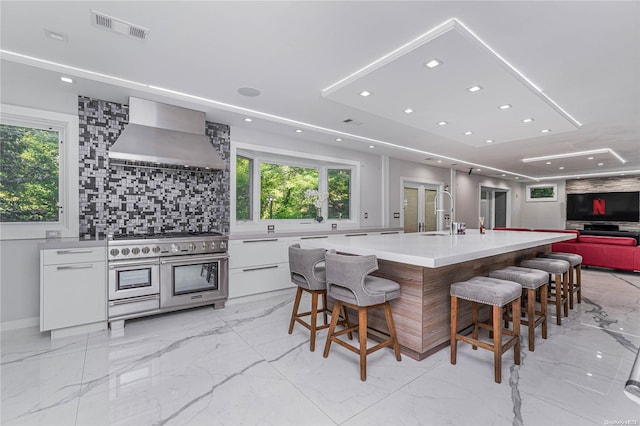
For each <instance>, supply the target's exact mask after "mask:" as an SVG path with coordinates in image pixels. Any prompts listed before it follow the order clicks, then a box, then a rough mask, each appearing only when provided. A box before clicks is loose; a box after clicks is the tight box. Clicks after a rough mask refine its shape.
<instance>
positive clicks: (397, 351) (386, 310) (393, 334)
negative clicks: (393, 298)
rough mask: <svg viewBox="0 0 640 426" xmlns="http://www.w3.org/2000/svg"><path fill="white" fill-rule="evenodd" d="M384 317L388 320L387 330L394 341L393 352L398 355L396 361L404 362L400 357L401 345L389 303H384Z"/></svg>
mask: <svg viewBox="0 0 640 426" xmlns="http://www.w3.org/2000/svg"><path fill="white" fill-rule="evenodd" d="M384 316H385V318H386V319H387V328H388V329H389V335H390V336H391V339H392V340H393V352H394V353H395V354H396V359H397V360H398V361H402V358H401V357H400V344H399V343H398V335H397V334H396V326H395V324H394V323H393V316H392V315H391V304H390V303H389V302H385V303H384Z"/></svg>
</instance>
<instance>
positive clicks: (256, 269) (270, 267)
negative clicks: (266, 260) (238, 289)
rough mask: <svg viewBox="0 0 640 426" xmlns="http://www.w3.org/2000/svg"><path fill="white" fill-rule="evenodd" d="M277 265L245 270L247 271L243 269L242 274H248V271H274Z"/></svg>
mask: <svg viewBox="0 0 640 426" xmlns="http://www.w3.org/2000/svg"><path fill="white" fill-rule="evenodd" d="M277 267H278V265H271V266H258V267H257V268H247V269H243V270H242V272H249V271H260V270H262V269H275V268H277Z"/></svg>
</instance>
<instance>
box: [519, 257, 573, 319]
mask: <svg viewBox="0 0 640 426" xmlns="http://www.w3.org/2000/svg"><path fill="white" fill-rule="evenodd" d="M520 266H521V267H523V268H530V269H540V270H542V271H545V272H546V273H547V274H549V279H550V278H551V275H555V287H554V288H553V289H551V288H550V289H549V292H548V295H549V300H551V301H552V302H553V304H554V305H556V324H558V325H562V310H563V308H564V316H565V317H568V316H569V299H568V297H567V296H568V291H569V290H568V288H569V284H568V282H569V279H568V276H569V269H571V265H570V264H569V262H567V261H565V260H560V259H547V258H542V257H538V258H535V259H528V260H525V261H523V262H521V263H520Z"/></svg>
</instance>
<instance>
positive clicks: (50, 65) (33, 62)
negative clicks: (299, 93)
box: [0, 49, 539, 181]
mask: <svg viewBox="0 0 640 426" xmlns="http://www.w3.org/2000/svg"><path fill="white" fill-rule="evenodd" d="M0 58H2V59H7V60H10V61H13V62H18V63H22V64H25V65H29V66H34V67H38V68H43V69H47V70H49V71H54V72H62V71H64V72H66V73H69V74H72V75H75V76H76V77H80V78H86V79H89V80H94V81H100V82H103V83H107V84H113V83H118V84H121V85H122V86H124V87H130V88H134V89H137V90H141V91H144V92H148V93H153V94H163V95H165V96H166V95H171V96H170V97H173V98H183V99H188V100H191V101H195V102H197V103H198V104H200V105H206V106H211V105H214V106H216V107H218V108H220V109H223V110H225V111H230V112H237V113H242V114H249V115H253V116H255V117H260V118H264V119H266V120H269V121H275V122H279V123H284V124H288V125H293V126H294V127H304V128H307V129H310V130H315V131H318V132H321V133H327V134H331V135H334V136H342V137H348V138H351V139H354V140H359V141H364V142H367V143H372V142H373V143H376V144H380V145H384V146H387V147H390V148H394V149H398V150H403V151H408V152H414V153H418V154H420V155H426V156H430V157H438V158H441V159H444V160H449V161H452V162H454V163H460V164H466V165H469V166H473V167H475V168H481V169H487V170H493V171H495V172H499V173H505V174H509V175H512V176H520V177H522V178H525V179H530V180H534V181H537V180H539V179H538V178H535V177H533V176H528V175H523V174H520V173H514V172H510V171H508V170H502V169H497V168H495V167H491V166H486V165H484V164H478V163H472V162H469V161H465V160H461V159H458V158H454V157H449V156H446V155H442V154H437V153H434V152H429V151H424V150H421V149H416V148H410V147H407V146H402V145H397V144H394V143H391V142H387V141H383V140H379V139H373V138H368V137H365V136H359V135H356V134H353V133H347V132H343V131H339V130H334V129H330V128H328V127H322V126H317V125H315V124H310V123H305V122H302V121H297V120H293V119H290V118H286V117H282V116H278V115H274V114H269V113H266V112H262V111H257V110H253V109H249V108H244V107H241V106H238V105H233V104H228V103H225V102H220V101H216V100H214V99H208V98H204V97H201V96H196V95H191V94H188V93H184V92H179V91H177V90H172V89H166V88H163V87H158V86H153V85H150V84H145V83H139V82H137V81H132V80H127V79H124V78H120V77H115V76H111V75H108V74H103V73H98V72H95V71H90V70H86V69H83V68H78V67H74V66H70V65H65V64H61V63H58V62H53V61H49V60H46V59H41V58H36V57H33V56H28V55H24V54H21V53H17V52H11V51H8V50H4V49H0Z"/></svg>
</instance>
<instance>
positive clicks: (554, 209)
mask: <svg viewBox="0 0 640 426" xmlns="http://www.w3.org/2000/svg"><path fill="white" fill-rule="evenodd" d="M544 183H555V184H557V185H558V197H557V198H558V201H539V202H531V201H529V202H527V201H524V196H525V194H526V192H525V191H526V184H522V193H523V195H522V197H523V201H524V205H523V208H522V214H521V219H520V223H521V225H520V226H522V227H524V228H532V229H565V223H566V222H565V220H566V217H567V206H566V202H567V196H566V191H565V181H564V180H562V181H554V182H547V181H545V182H544Z"/></svg>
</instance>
